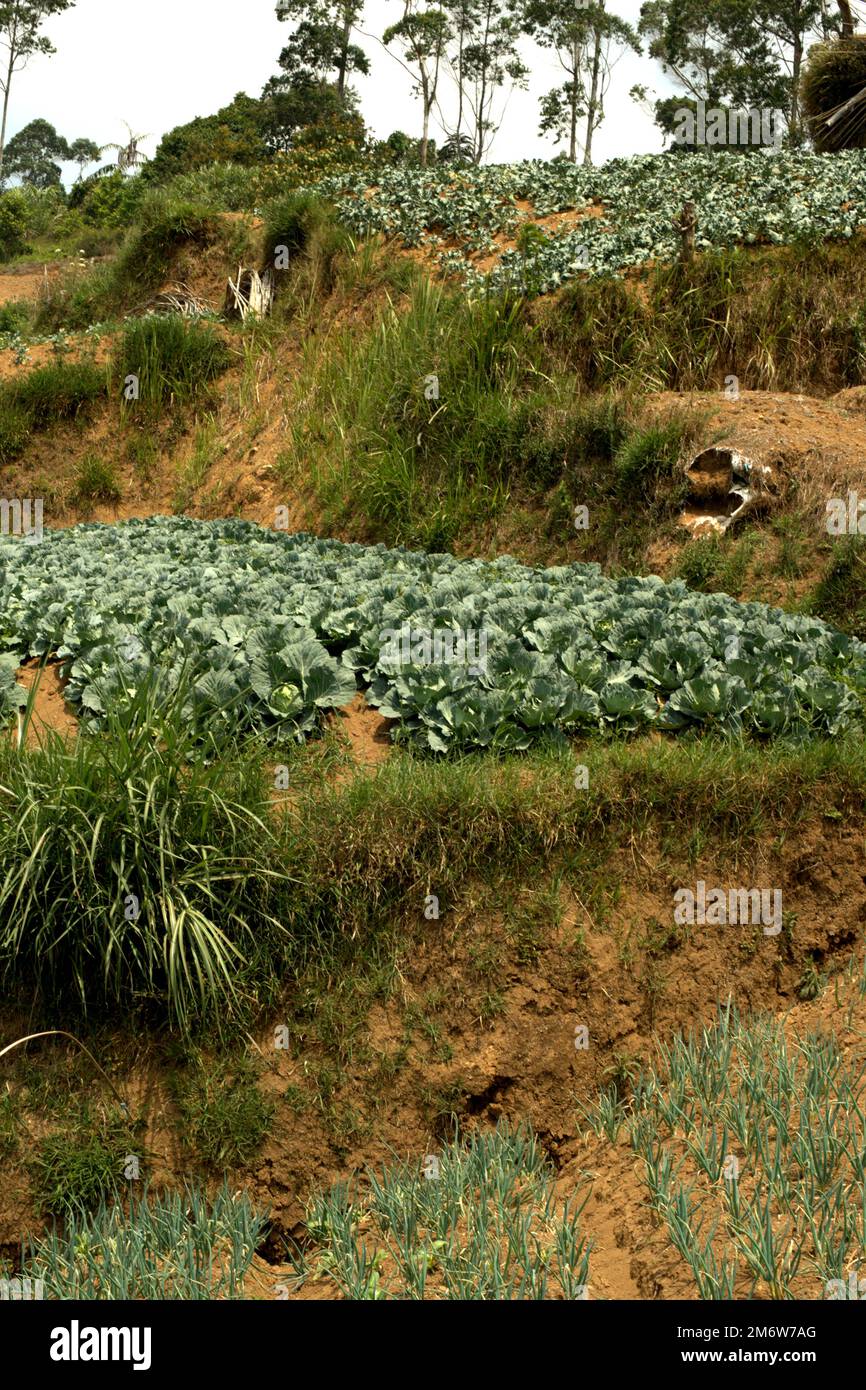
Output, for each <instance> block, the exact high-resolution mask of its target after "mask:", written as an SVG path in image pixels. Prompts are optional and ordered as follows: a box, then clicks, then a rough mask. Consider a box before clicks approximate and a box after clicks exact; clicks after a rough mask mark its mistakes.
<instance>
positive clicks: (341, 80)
mask: <svg viewBox="0 0 866 1390" xmlns="http://www.w3.org/2000/svg"><path fill="white" fill-rule="evenodd" d="M351 37H352V10H351V6H350V5H346V6H345V7H344V9H343V32H342V34H341V36H340V61H339V63H338V64H337V95H338V96H339V97H340V100H341V101H342V99H343V97H344V96H345V94H346V68H347V67H348V66H349V40H350V38H351Z"/></svg>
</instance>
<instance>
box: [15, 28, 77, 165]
mask: <svg viewBox="0 0 866 1390" xmlns="http://www.w3.org/2000/svg"><path fill="white" fill-rule="evenodd" d="M74 3H75V0H0V49H4V48H5V50H6V52H7V54H8V57H7V59H6V60H5V62H4V63H2V64H0V91H2V93H3V117H2V120H0V179H2V176H3V157H4V154H5V150H6V122H7V118H8V115H9V93H10V91H11V90H12V78H13V77H14V75H15V73H16V72H20V71H21V69H22V68H24V67H26V66H27V63H28V62H29V60H30V58H31V57H32V56H33V54H34V53H43V54H46V55H48V54H51V53H55V52H56V51H57V50H56V49H55V47H54V45H53V44H52V43H51V42H50V40H49V39H47V38H46V37H45V35H44V34H40V33H39V30H40V28H41V27H42V25H43V23H44V21H45V20H46V19H50V18H51V17H52V16H53V15H56V14H60V13H61V12H62V11H63V10H68V9H70V8H71V7H72V6H73V5H74Z"/></svg>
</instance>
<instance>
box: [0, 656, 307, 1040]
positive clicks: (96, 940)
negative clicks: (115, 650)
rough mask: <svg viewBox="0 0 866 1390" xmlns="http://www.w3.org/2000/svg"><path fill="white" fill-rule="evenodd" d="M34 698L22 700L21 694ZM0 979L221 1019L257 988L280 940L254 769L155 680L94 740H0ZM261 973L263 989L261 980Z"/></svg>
mask: <svg viewBox="0 0 866 1390" xmlns="http://www.w3.org/2000/svg"><path fill="white" fill-rule="evenodd" d="M31 700H32V696H31ZM0 787H2V793H3V794H2V796H0V862H2V864H3V877H2V879H0V973H2V976H3V978H4V979H5V981H6V983H7V985H8V986H10V987H11V986H12V985H13V984H14V985H15V986H17V987H18V988H23V989H24V990H33V991H35V993H36V995H37V999H38V1001H39V1003H40V1004H42V1005H44V1006H45V1007H46V1008H50V1009H54V1010H56V1009H57V1008H59V1007H74V1008H76V1010H77V1011H79V1012H82V1013H83V1012H86V1011H90V1012H92V1013H94V1014H98V1013H100V1012H102V1013H106V1012H108V1013H111V1012H116V1011H117V1010H118V1009H129V1008H130V1007H134V1006H140V1007H147V1008H149V1009H150V1011H151V1012H152V1013H153V1014H155V1016H156V1018H157V1019H159V1018H166V1017H167V1018H169V1019H171V1020H172V1021H174V1022H175V1023H176V1024H177V1025H178V1026H179V1027H181V1028H184V1029H186V1028H189V1027H191V1026H192V1024H193V1022H204V1021H205V1020H210V1021H211V1022H212V1023H213V1024H214V1026H215V1027H216V1028H217V1029H220V1028H222V1027H223V1026H224V1025H227V1024H228V1023H229V1020H230V1019H236V1018H237V1016H238V1014H240V1013H242V1012H243V1008H245V1007H249V1005H250V1002H251V1000H250V994H249V993H248V989H249V987H250V981H251V980H255V991H254V993H257V994H258V997H259V999H260V1001H261V1000H264V999H266V998H267V997H268V989H269V987H272V983H273V981H272V975H271V973H270V967H269V964H268V962H269V961H271V960H272V953H273V951H274V950H275V949H276V947H277V944H278V942H279V940H280V938H281V936H282V933H283V928H282V927H281V924H280V920H279V916H278V915H277V914H278V911H279V908H278V899H279V895H280V894H281V893H282V894H285V892H286V891H287V888H288V874H287V873H286V871H285V870H284V869H280V868H278V867H275V862H274V861H275V858H276V854H275V840H274V837H273V834H272V832H271V830H270V828H269V825H268V823H267V801H266V793H265V791H264V788H263V785H262V772H261V765H260V763H259V762H258V760H257V759H256V757H255V753H254V751H251V752H249V753H248V754H242V753H240V752H238V753H236V754H233V752H232V750H231V748H229V747H225V746H223V747H221V748H220V749H219V750H217V749H216V748H214V747H210V746H209V744H208V741H207V736H206V732H205V731H203V730H201V729H196V728H195V727H194V725H193V722H192V720H191V719H190V717H189V714H188V712H187V710H186V708H185V697H184V690H183V687H182V685H181V686H180V687H179V688H178V690H176V691H175V692H174V693H172V692H170V691H167V690H166V689H164V688H162V687H161V686H160V684H159V681H158V680H157V679H155V678H152V679H150V680H143V681H142V683H141V685H140V687H139V688H138V689H137V690H136V692H135V694H134V695H133V694H131V693H130V703H129V705H128V706H127V708H126V709H122V710H121V709H117V710H114V711H110V712H109V714H108V716H107V721H106V733H105V734H104V735H99V736H93V737H86V736H81V737H79V738H78V739H77V740H76V741H75V742H74V743H72V744H67V743H65V742H64V741H63V740H62V739H61V738H60V737H59V736H57V735H50V736H48V737H46V738H45V739H44V740H43V743H42V746H41V747H39V748H35V749H31V750H29V751H25V750H23V749H22V750H20V751H19V750H18V749H16V748H13V747H12V746H11V745H8V744H7V745H6V746H5V747H3V748H2V749H0ZM269 981H271V985H270V986H269V983H268V982H269Z"/></svg>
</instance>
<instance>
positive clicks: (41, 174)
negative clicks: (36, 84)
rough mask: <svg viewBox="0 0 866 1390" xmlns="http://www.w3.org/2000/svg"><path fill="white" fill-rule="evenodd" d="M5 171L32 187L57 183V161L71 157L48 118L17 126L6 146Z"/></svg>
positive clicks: (52, 185)
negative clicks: (16, 131) (17, 129)
mask: <svg viewBox="0 0 866 1390" xmlns="http://www.w3.org/2000/svg"><path fill="white" fill-rule="evenodd" d="M5 155H6V159H5V173H6V175H7V176H8V175H13V176H15V175H17V176H18V178H20V179H21V181H22V183H26V184H29V185H30V187H31V188H51V187H59V186H60V181H61V179H60V176H61V168H60V165H59V164H58V163H57V162H56V161H57V160H64V159H69V158H71V152H70V149H69V146H68V145H67V143H66V141H65V140H64V138H63V136H62V135H58V134H57V131H56V130H55V129H54V126H53V125H51V124H50V122H49V121H43V120H35V121H31V122H30V124H29V125H26V126H25V127H24V129H23V130H19V132H18V134H17V135H13V137H12V139H11V140H10V141H9V143H8V145H7V146H6V152H5Z"/></svg>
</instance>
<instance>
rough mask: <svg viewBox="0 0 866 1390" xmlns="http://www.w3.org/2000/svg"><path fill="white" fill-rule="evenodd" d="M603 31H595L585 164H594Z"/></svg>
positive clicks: (584, 151) (584, 155)
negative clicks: (594, 132)
mask: <svg viewBox="0 0 866 1390" xmlns="http://www.w3.org/2000/svg"><path fill="white" fill-rule="evenodd" d="M601 42H602V35H601V30H600V29H596V31H595V52H594V53H593V55H592V83H591V86H590V89H589V103H588V109H587V113H586V140H585V141H584V145H583V162H584V164H591V163H592V135H593V131H594V130H595V118H596V113H597V108H598V75H599V70H600V68H601Z"/></svg>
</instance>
